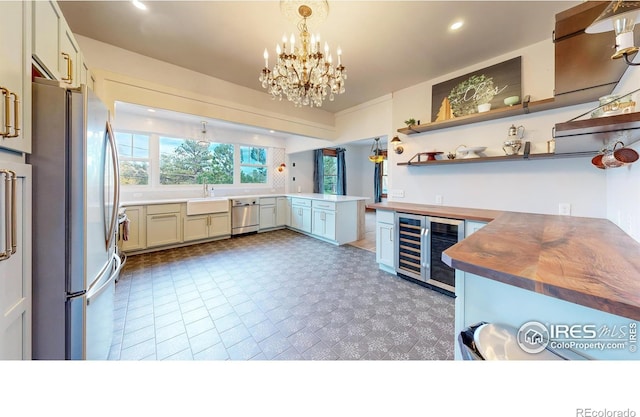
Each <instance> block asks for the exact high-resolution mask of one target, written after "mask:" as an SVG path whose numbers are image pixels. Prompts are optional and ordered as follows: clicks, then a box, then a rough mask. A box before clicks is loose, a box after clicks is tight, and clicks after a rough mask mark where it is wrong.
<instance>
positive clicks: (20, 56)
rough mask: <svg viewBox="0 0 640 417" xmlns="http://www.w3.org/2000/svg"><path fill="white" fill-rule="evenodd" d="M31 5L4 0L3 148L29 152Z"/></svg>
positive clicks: (0, 4) (0, 37) (0, 32)
mask: <svg viewBox="0 0 640 417" xmlns="http://www.w3.org/2000/svg"><path fill="white" fill-rule="evenodd" d="M36 3H38V2H36ZM31 7H32V2H21V1H0V16H2V24H0V149H2V148H4V149H10V150H13V151H18V152H27V153H29V152H31V52H30V51H31V46H30V36H31V23H30V19H29V16H30V13H31Z"/></svg>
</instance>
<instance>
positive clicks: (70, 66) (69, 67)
mask: <svg viewBox="0 0 640 417" xmlns="http://www.w3.org/2000/svg"><path fill="white" fill-rule="evenodd" d="M61 54H62V59H64V60H65V61H67V76H66V77H64V78H63V79H62V81H66V82H68V83H69V84H71V82H72V81H73V74H72V72H73V64H72V61H71V57H70V56H69V54H68V53H66V52H61Z"/></svg>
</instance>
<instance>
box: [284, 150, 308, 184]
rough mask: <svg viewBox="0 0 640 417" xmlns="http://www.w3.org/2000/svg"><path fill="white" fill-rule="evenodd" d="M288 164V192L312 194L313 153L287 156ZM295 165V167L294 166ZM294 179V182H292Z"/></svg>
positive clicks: (306, 152)
mask: <svg viewBox="0 0 640 417" xmlns="http://www.w3.org/2000/svg"><path fill="white" fill-rule="evenodd" d="M287 158H288V160H289V163H288V164H287V167H290V168H289V177H288V192H290V193H312V192H313V151H303V152H298V153H294V154H289V155H287ZM294 164H295V166H294ZM294 178H295V180H294Z"/></svg>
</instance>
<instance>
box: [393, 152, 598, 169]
mask: <svg viewBox="0 0 640 417" xmlns="http://www.w3.org/2000/svg"><path fill="white" fill-rule="evenodd" d="M596 154H597V152H574V153H562V154H556V153H532V154H529V155H528V156H525V155H505V156H484V157H480V158H466V159H465V158H458V159H436V160H435V161H420V162H398V164H397V165H398V166H418V165H419V166H425V165H431V166H437V165H455V164H474V163H476V164H477V163H482V162H509V161H533V160H536V161H537V160H541V159H559V158H580V157H587V156H590V157H592V156H595V155H596Z"/></svg>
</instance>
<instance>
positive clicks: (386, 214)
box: [376, 210, 396, 273]
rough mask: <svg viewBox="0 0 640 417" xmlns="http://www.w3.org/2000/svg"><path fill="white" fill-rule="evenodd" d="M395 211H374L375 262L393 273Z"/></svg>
mask: <svg viewBox="0 0 640 417" xmlns="http://www.w3.org/2000/svg"><path fill="white" fill-rule="evenodd" d="M394 234H395V212H393V211H386V210H377V211H376V262H378V265H379V267H380V269H385V270H391V271H393V272H394V273H395V259H396V256H395V251H396V247H395V240H394V239H395V236H394Z"/></svg>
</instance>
